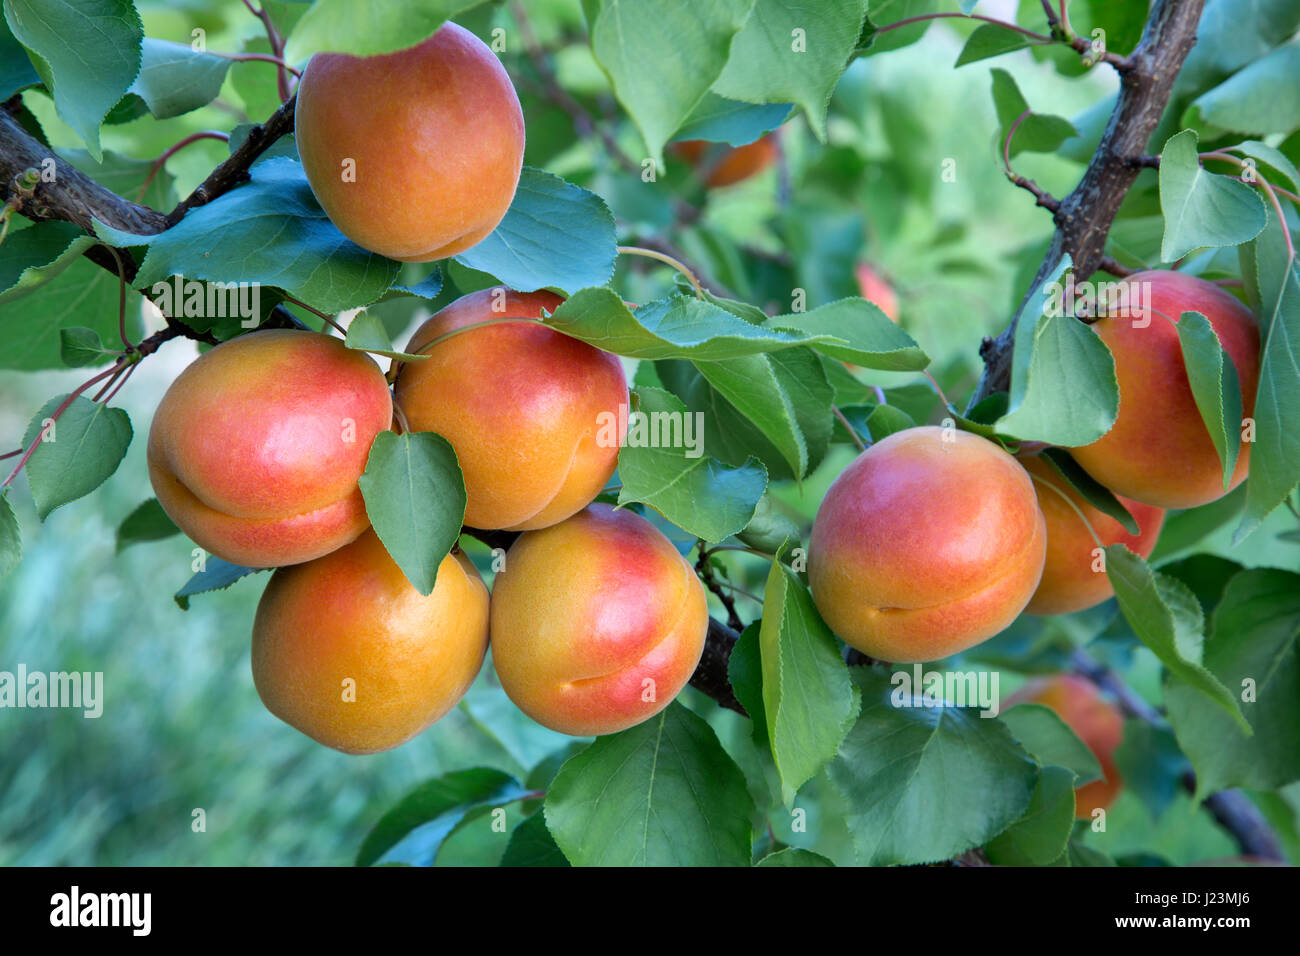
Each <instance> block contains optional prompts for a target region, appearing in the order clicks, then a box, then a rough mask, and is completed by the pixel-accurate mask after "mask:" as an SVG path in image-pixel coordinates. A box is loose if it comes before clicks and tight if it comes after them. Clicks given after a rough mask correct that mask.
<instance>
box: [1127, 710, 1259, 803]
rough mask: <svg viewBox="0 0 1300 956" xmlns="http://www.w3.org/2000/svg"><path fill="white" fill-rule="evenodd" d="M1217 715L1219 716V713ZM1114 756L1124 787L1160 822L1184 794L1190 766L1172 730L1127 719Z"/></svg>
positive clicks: (1234, 733)
mask: <svg viewBox="0 0 1300 956" xmlns="http://www.w3.org/2000/svg"><path fill="white" fill-rule="evenodd" d="M1197 696H1199V694H1198V695H1197ZM1202 709H1203V710H1205V709H1208V708H1202ZM1213 713H1215V714H1216V715H1217V714H1218V711H1213ZM1224 723H1231V722H1230V721H1227V720H1225V721H1224ZM1233 736H1237V733H1236V730H1235V728H1231V729H1230V732H1229V733H1228V734H1225V735H1223V736H1221V737H1218V738H1217V739H1218V740H1219V741H1222V740H1224V739H1227V738H1228V737H1233ZM1113 757H1114V760H1115V769H1116V770H1118V771H1119V776H1120V779H1121V780H1123V781H1124V787H1125V788H1126V789H1128V790H1131V791H1132V792H1133V793H1135V794H1137V796H1138V798H1139V799H1140V800H1141V801H1142V802H1143V803H1144V804H1146V807H1147V809H1148V810H1149V811H1150V812H1151V818H1152V819H1153V820H1155V819H1159V818H1160V815H1161V814H1163V813H1164V812H1165V810H1167V809H1168V808H1169V806H1170V805H1171V804H1172V803H1173V802H1174V798H1175V797H1177V795H1178V794H1179V792H1181V790H1182V780H1181V777H1182V775H1183V771H1184V770H1186V769H1187V766H1188V764H1187V758H1186V757H1184V756H1183V753H1182V751H1181V750H1179V749H1178V742H1177V741H1176V740H1175V739H1174V735H1173V734H1172V733H1171V732H1170V731H1169V729H1168V728H1166V727H1154V726H1152V725H1151V724H1149V723H1147V722H1146V721H1145V720H1140V719H1138V718H1132V719H1130V720H1126V721H1124V737H1123V739H1122V740H1121V741H1120V745H1119V746H1118V747H1116V748H1115V753H1114V755H1113Z"/></svg>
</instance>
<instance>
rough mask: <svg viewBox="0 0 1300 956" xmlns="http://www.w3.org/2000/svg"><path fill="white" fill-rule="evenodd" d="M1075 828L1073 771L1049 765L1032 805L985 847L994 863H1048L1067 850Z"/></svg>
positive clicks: (1036, 864) (1036, 787) (1043, 770)
mask: <svg viewBox="0 0 1300 956" xmlns="http://www.w3.org/2000/svg"><path fill="white" fill-rule="evenodd" d="M1073 828H1074V774H1073V773H1071V772H1070V771H1069V770H1066V769H1065V768H1064V767H1055V766H1047V767H1044V768H1043V769H1042V770H1041V771H1040V772H1039V774H1038V785H1037V786H1035V787H1034V796H1033V798H1032V799H1031V800H1030V801H1029V808H1028V809H1027V810H1026V811H1025V813H1024V816H1022V817H1021V818H1020V819H1019V820H1017V821H1016V822H1015V823H1013V824H1011V826H1009V827H1008V828H1007V829H1006V830H1004V831H1003V832H1002V833H1000V834H998V836H997V837H995V838H994V839H993V840H991V841H989V843H988V845H987V846H986V847H985V848H984V850H985V852H986V854H987V855H988V858H989V862H991V863H992V864H993V865H994V866H1047V865H1048V864H1050V863H1051V862H1052V861H1053V860H1056V859H1057V858H1059V857H1060V856H1061V854H1062V853H1064V852H1065V849H1066V844H1067V843H1068V842H1069V840H1070V833H1071V831H1072V830H1073Z"/></svg>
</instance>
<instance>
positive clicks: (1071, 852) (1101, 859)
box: [1066, 840, 1115, 866]
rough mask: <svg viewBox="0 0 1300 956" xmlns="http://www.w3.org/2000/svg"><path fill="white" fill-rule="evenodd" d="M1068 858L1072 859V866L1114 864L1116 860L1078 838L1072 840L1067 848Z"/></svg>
mask: <svg viewBox="0 0 1300 956" xmlns="http://www.w3.org/2000/svg"><path fill="white" fill-rule="evenodd" d="M1066 858H1067V859H1068V860H1069V861H1070V866H1114V865H1115V861H1114V860H1113V859H1111V858H1110V857H1109V856H1107V855H1106V854H1105V853H1102V852H1101V851H1100V850H1094V849H1093V848H1092V847H1090V846H1085V845H1084V844H1082V843H1079V842H1078V841H1077V840H1071V841H1070V845H1069V847H1068V848H1067V849H1066Z"/></svg>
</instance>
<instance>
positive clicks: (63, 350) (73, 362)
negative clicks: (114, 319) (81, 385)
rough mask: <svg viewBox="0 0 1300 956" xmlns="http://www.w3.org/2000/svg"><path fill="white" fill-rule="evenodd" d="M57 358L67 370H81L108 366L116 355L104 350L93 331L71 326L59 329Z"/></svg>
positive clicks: (97, 334)
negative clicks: (93, 366)
mask: <svg viewBox="0 0 1300 956" xmlns="http://www.w3.org/2000/svg"><path fill="white" fill-rule="evenodd" d="M59 356H60V357H61V358H62V359H63V364H64V365H66V366H68V367H69V368H83V367H85V366H87V365H105V364H108V363H109V362H112V361H113V360H114V359H116V358H117V353H116V352H111V351H109V350H108V349H107V348H105V346H104V343H103V340H101V339H100V337H99V333H98V332H96V331H95V330H94V329H84V328H81V327H80V326H76V325H73V326H68V327H65V328H62V329H59Z"/></svg>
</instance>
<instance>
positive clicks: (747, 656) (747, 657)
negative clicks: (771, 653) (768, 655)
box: [727, 621, 768, 747]
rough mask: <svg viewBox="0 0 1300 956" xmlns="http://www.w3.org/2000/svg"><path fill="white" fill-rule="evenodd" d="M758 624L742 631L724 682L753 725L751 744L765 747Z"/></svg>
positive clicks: (765, 734)
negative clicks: (727, 681)
mask: <svg viewBox="0 0 1300 956" xmlns="http://www.w3.org/2000/svg"><path fill="white" fill-rule="evenodd" d="M761 623H762V622H760V621H754V622H753V623H752V624H750V625H749V626H748V627H746V628H745V630H744V631H742V632H741V634H740V638H739V639H738V640H737V641H736V643H735V644H734V645H733V646H732V648H731V658H730V660H728V662H727V680H729V681H730V682H731V689H732V691H733V692H734V693H735V695H736V700H738V701H739V702H740V706H741V707H744V708H745V713H747V714H748V715H749V719H750V721H751V723H752V724H753V728H752V730H753V737H754V742H755V743H756V744H758V745H759V746H760V747H767V745H768V740H767V717H766V715H765V714H764V713H763V665H762V660H761V654H762V652H761V649H760V647H759V641H760V636H761V630H762V628H761Z"/></svg>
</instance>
